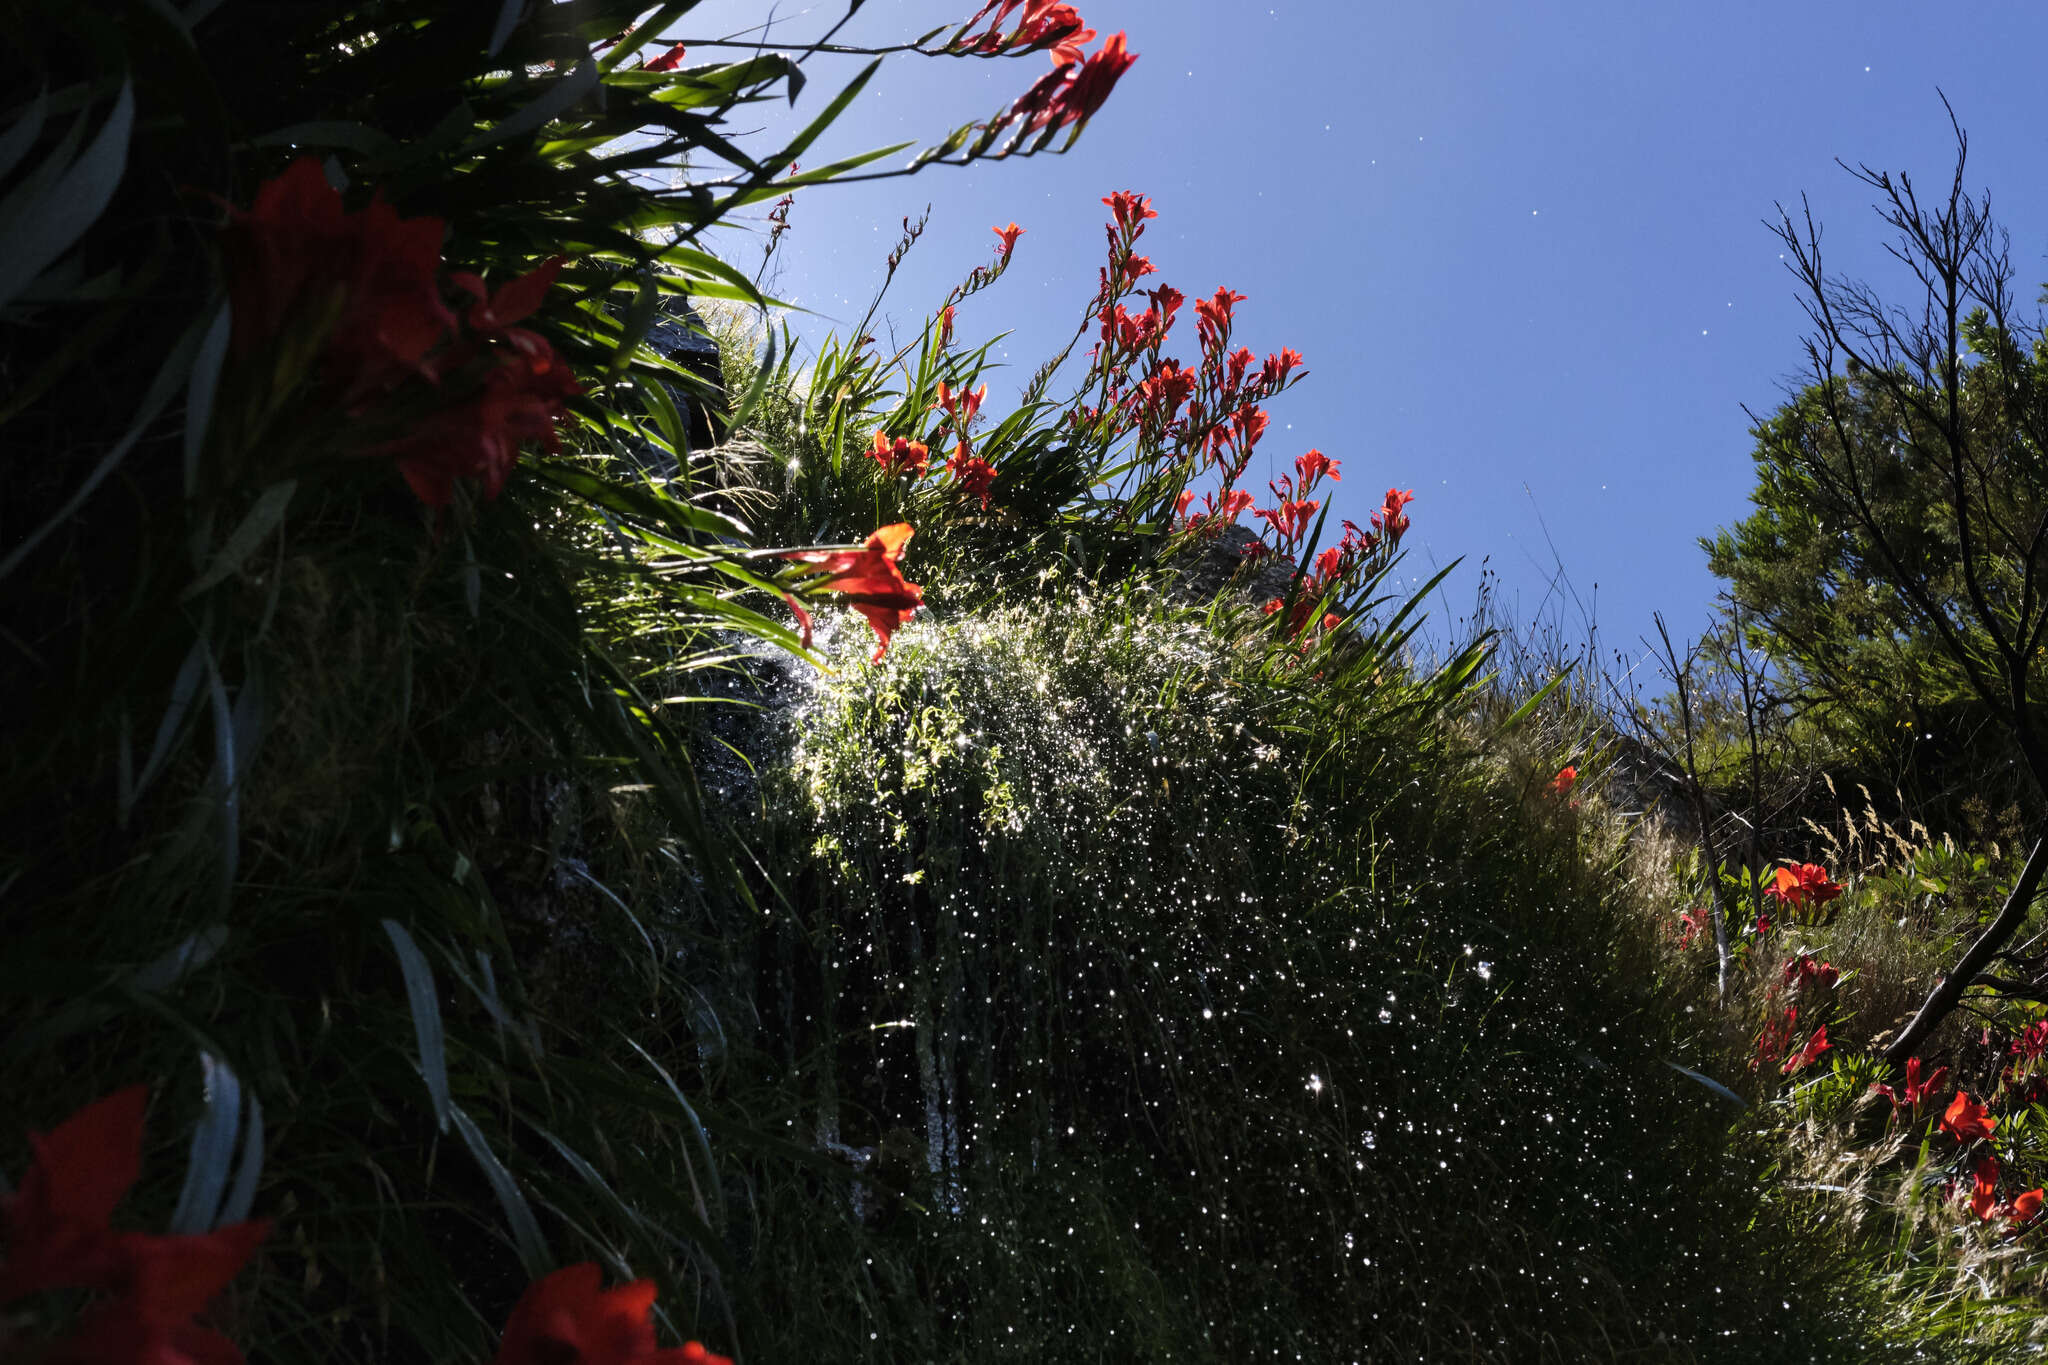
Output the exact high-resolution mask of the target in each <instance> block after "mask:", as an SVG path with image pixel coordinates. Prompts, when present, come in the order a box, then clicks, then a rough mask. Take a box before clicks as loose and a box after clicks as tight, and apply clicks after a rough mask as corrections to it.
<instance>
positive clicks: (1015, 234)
mask: <svg viewBox="0 0 2048 1365" xmlns="http://www.w3.org/2000/svg"><path fill="white" fill-rule="evenodd" d="M989 231H990V232H993V233H994V234H995V235H996V236H998V237H1000V238H1002V239H1003V244H1002V246H1001V248H1000V249H999V250H998V251H997V253H996V254H997V255H999V256H1001V257H1002V258H1003V259H1004V260H1005V261H1008V260H1009V259H1010V253H1011V252H1012V251H1014V250H1016V249H1017V239H1018V238H1019V237H1022V236H1023V235H1024V229H1023V228H1020V227H1018V226H1017V225H1016V224H1015V223H1012V224H1010V225H1009V226H1008V227H999V228H990V229H989Z"/></svg>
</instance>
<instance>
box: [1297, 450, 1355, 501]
mask: <svg viewBox="0 0 2048 1365" xmlns="http://www.w3.org/2000/svg"><path fill="white" fill-rule="evenodd" d="M1337 465H1338V461H1336V460H1333V459H1331V458H1330V457H1329V456H1327V455H1325V454H1323V452H1322V451H1320V450H1311V451H1309V452H1308V453H1307V454H1306V455H1297V456H1295V457H1294V470H1295V473H1297V474H1299V475H1300V476H1301V491H1302V492H1304V493H1306V492H1308V490H1309V489H1311V488H1313V487H1314V486H1315V485H1316V484H1318V483H1320V482H1321V481H1322V480H1324V479H1334V480H1336V481H1337V482H1338V483H1342V482H1344V476H1343V475H1342V474H1339V473H1338V472H1337Z"/></svg>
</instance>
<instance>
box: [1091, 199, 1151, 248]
mask: <svg viewBox="0 0 2048 1365" xmlns="http://www.w3.org/2000/svg"><path fill="white" fill-rule="evenodd" d="M1102 202H1103V203H1105V204H1107V205H1109V211H1110V213H1111V215H1112V216H1114V217H1115V219H1116V225H1117V227H1118V229H1119V230H1121V231H1122V232H1124V233H1125V234H1126V235H1128V236H1130V237H1133V238H1135V237H1137V236H1138V234H1140V233H1142V232H1143V231H1144V230H1145V220H1146V219H1147V218H1157V217H1158V216H1159V214H1158V212H1157V211H1156V210H1155V209H1154V208H1153V207H1152V201H1151V200H1150V199H1148V198H1147V197H1145V196H1144V195H1142V194H1139V193H1138V192H1137V191H1136V190H1118V191H1117V192H1116V193H1114V194H1112V195H1110V196H1109V198H1107V199H1105V200H1103V201H1102Z"/></svg>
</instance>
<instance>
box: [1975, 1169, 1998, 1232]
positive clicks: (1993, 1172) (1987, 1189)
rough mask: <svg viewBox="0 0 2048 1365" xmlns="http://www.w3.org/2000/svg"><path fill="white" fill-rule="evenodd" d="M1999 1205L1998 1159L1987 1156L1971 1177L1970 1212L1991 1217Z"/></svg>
mask: <svg viewBox="0 0 2048 1365" xmlns="http://www.w3.org/2000/svg"><path fill="white" fill-rule="evenodd" d="M1997 1207H1998V1159H1997V1158H1996V1157H1988V1156H1987V1157H1985V1158H1984V1159H1983V1160H1982V1161H1980V1162H1978V1163H1977V1169H1976V1171H1975V1172H1974V1173H1973V1174H1972V1175H1971V1177H1970V1212H1972V1213H1974V1214H1976V1215H1977V1216H1978V1217H1979V1218H1986V1219H1988V1218H1990V1217H1991V1215H1992V1213H1993V1212H1994V1211H1995V1210H1996V1209H1997Z"/></svg>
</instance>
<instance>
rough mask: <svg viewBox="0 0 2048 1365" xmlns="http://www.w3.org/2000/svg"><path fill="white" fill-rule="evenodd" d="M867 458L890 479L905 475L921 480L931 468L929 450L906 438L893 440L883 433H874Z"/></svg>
mask: <svg viewBox="0 0 2048 1365" xmlns="http://www.w3.org/2000/svg"><path fill="white" fill-rule="evenodd" d="M868 458H869V459H871V460H873V461H874V462H875V463H876V464H878V465H880V466H881V467H882V472H883V473H885V474H887V475H889V477H891V478H902V477H904V476H905V475H908V476H909V477H911V478H913V479H921V478H923V477H924V476H925V474H926V472H927V471H929V470H930V468H931V450H930V448H929V447H927V446H925V445H923V444H921V443H920V442H917V441H913V440H911V439H910V438H909V437H907V436H898V437H895V438H894V439H893V440H892V439H891V438H890V436H889V434H888V433H887V432H885V431H878V432H876V433H875V441H874V444H873V445H872V446H870V447H869V449H868Z"/></svg>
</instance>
